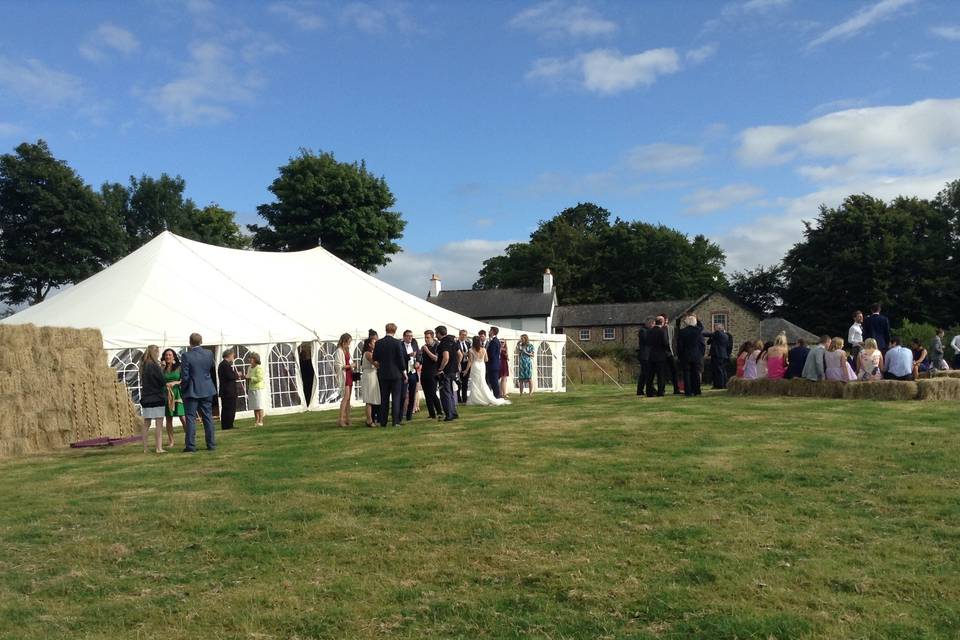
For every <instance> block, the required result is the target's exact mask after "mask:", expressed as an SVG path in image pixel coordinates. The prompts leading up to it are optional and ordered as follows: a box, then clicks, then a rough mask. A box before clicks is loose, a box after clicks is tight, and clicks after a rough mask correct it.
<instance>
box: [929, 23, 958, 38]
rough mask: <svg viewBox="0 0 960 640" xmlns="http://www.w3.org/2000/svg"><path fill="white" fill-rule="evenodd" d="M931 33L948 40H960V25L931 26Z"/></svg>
mask: <svg viewBox="0 0 960 640" xmlns="http://www.w3.org/2000/svg"><path fill="white" fill-rule="evenodd" d="M930 33H932V34H933V35H935V36H938V37H940V38H946V39H947V40H960V25H944V26H942V27H931V28H930Z"/></svg>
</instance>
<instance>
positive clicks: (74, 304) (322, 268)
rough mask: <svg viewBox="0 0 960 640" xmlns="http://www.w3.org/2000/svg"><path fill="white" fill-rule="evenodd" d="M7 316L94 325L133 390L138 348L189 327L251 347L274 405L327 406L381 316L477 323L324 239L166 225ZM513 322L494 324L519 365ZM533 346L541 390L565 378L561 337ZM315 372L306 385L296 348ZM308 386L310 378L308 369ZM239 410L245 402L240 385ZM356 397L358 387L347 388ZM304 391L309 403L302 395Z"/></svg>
mask: <svg viewBox="0 0 960 640" xmlns="http://www.w3.org/2000/svg"><path fill="white" fill-rule="evenodd" d="M2 322H3V323H6V324H21V323H32V324H35V325H38V326H60V327H76V328H96V329H100V331H101V333H102V334H103V342H104V348H105V349H106V350H107V354H108V357H109V359H110V364H111V365H112V366H113V367H114V368H115V369H116V370H117V375H118V377H119V378H120V379H121V380H123V381H124V382H125V383H126V384H127V386H128V388H129V389H130V391H131V395H132V397H133V399H134V401H135V402H136V401H137V400H138V399H139V380H138V375H137V363H138V362H139V359H140V356H141V354H142V352H143V349H144V347H146V346H147V345H149V344H156V345H159V346H160V347H161V349H163V348H166V347H173V348H176V349H178V350H179V349H180V348H183V347H184V346H185V345H186V343H187V338H188V336H189V335H190V334H191V333H193V332H198V333H200V334H201V335H202V336H203V339H204V346H206V347H209V348H212V349H214V350H215V352H216V353H217V359H218V360H219V354H220V353H221V352H222V351H223V350H225V349H227V348H229V347H233V348H235V349H236V350H237V354H238V359H237V364H238V368H244V367H245V365H243V364H240V363H241V362H242V359H243V358H244V356H245V355H246V354H247V353H248V352H251V351H255V352H257V353H259V354H260V356H261V359H262V361H263V364H264V365H265V370H266V372H267V376H268V380H267V387H268V391H269V393H268V394H267V395H268V397H269V400H270V406H271V407H272V409H271V412H272V413H280V412H292V411H302V410H305V409H307V408H308V407H309V408H328V407H332V406H335V405H336V404H337V403H338V402H339V394H338V391H337V388H336V380H335V375H334V368H333V353H334V351H335V348H336V341H337V339H338V338H339V336H340V334H342V333H351V334H353V336H354V346H355V347H357V348H359V345H360V342H361V340H362V339H364V338H365V337H366V335H367V330H368V329H369V328H374V329H376V330H377V331H379V332H380V333H381V334H382V332H383V327H384V325H385V324H386V323H388V322H394V323H396V324H397V326H398V327H399V328H400V330H401V331H402V330H404V329H411V330H412V331H413V332H414V335H415V336H417V338H418V339H419V340H422V334H423V330H424V329H428V328H433V327H436V326H437V325H441V324H442V325H445V326H446V327H447V328H448V329H449V330H450V331H451V332H453V333H455V332H456V331H457V330H459V329H466V330H467V331H468V332H469V333H470V334H471V335H473V334H475V333H476V332H477V331H479V330H480V329H482V328H484V326H483V325H481V323H479V322H477V321H476V320H473V319H471V318H467V317H466V316H461V315H459V314H456V313H453V312H451V311H448V310H446V309H444V308H442V307H439V306H437V305H434V304H433V303H431V302H427V301H426V300H424V299H421V298H418V297H416V296H413V295H411V294H409V293H406V292H404V291H401V290H399V289H397V288H395V287H392V286H390V285H388V284H386V283H384V282H381V281H379V280H377V279H376V278H375V277H373V276H370V275H368V274H365V273H363V272H362V271H359V270H358V269H356V268H354V267H352V266H350V265H349V264H347V263H346V262H344V261H342V260H340V259H339V258H337V257H335V256H334V255H332V254H331V253H329V252H328V251H326V250H324V249H322V248H319V247H318V248H316V249H311V250H309V251H300V252H295V253H269V252H253V251H242V250H237V249H227V248H223V247H215V246H211V245H207V244H203V243H200V242H195V241H192V240H187V239H185V238H181V237H179V236H176V235H174V234H172V233H169V232H164V233H162V234H160V235H159V236H157V237H156V238H154V239H153V240H151V241H150V242H148V243H147V244H145V245H144V246H142V247H141V248H139V249H137V250H136V251H134V252H133V253H131V254H130V255H128V256H127V257H125V258H124V259H122V260H120V261H119V262H117V263H116V264H114V265H112V266H110V267H108V268H106V269H104V270H103V271H101V272H100V273H98V274H96V275H94V276H92V277H90V278H88V279H86V280H84V281H83V282H81V283H79V284H77V285H76V286H74V287H71V288H69V289H67V290H65V291H63V292H61V293H59V294H57V295H56V296H54V297H52V298H49V299H48V300H45V301H43V302H41V303H39V304H37V305H34V306H32V307H30V308H28V309H26V310H24V311H21V312H20V313H17V314H15V315H13V316H10V317H9V318H6V319H4V320H2ZM519 335H520V332H517V331H512V330H509V329H502V330H501V333H500V336H501V338H502V339H505V340H506V341H507V346H508V349H509V351H510V353H511V354H514V355H513V356H512V358H511V365H512V366H511V371H514V370H516V355H515V348H514V347H515V346H516V342H517V340H518V339H519ZM528 335H529V336H530V340H531V342H533V343H534V344H535V345H536V348H537V358H536V371H535V377H536V380H535V384H536V387H537V388H538V390H542V391H563V390H564V389H565V388H566V383H565V377H566V371H565V369H566V367H565V357H566V347H565V340H566V338H565V337H564V336H563V335H562V334H534V333H529V332H528ZM301 346H302V347H306V349H303V353H307V352H309V358H310V361H311V363H312V365H313V368H314V370H315V377H314V381H313V384H312V388H311V389H304V388H303V387H304V386H305V385H304V376H303V375H302V372H301V370H300V361H299V358H298V347H301ZM354 357H359V351H358V350H357V351H355V352H354ZM307 382H308V384H309V377H307ZM240 393H241V397H240V400H239V403H238V410H239V415H244V412H245V411H246V392H245V389H244V388H241V390H240ZM355 397H356V398H358V397H359V389H357V390H355ZM308 398H309V402H308V401H307V400H308Z"/></svg>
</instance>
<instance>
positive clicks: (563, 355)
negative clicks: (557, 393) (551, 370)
mask: <svg viewBox="0 0 960 640" xmlns="http://www.w3.org/2000/svg"><path fill="white" fill-rule="evenodd" d="M560 388H561V389H563V390H564V391H566V390H567V345H563V347H562V348H561V349H560Z"/></svg>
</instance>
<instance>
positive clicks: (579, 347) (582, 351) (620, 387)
mask: <svg viewBox="0 0 960 640" xmlns="http://www.w3.org/2000/svg"><path fill="white" fill-rule="evenodd" d="M567 342H569V343H570V344H572V345H573V346H575V347H576V348H577V349H580V353H582V354H583V355H585V356H587V359H588V360H589V361H590V362H592V363H593V364H594V365H595V366H596V367H597V369H600V371H603V375H605V376H607V377H608V378H610V381H611V382H612V383H613V384H615V385H617V387H618V388H619V389H620V391H623V386H621V384H620V383H619V382H617V381H616V380H614V379H613V376H611V375H610V374H609V373H607V371H606V369H604V368H603V367H601V366H600V365H599V364H597V361H596V360H594V359H593V358H591V357H590V354H589V353H587V352H586V351H584V350H583V348H582V347H581V346H580V345H578V344H577V343H576V342H574V341H573V339H572V338H571V337H570V336H567Z"/></svg>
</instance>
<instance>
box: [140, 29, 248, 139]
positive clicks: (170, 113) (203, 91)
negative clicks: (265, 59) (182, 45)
mask: <svg viewBox="0 0 960 640" xmlns="http://www.w3.org/2000/svg"><path fill="white" fill-rule="evenodd" d="M236 58H237V56H236V55H235V52H234V51H232V50H230V49H229V48H227V47H226V46H224V45H222V44H219V43H216V42H200V43H194V44H193V45H191V46H190V59H189V61H188V62H187V63H186V64H185V65H184V66H183V72H182V73H181V75H180V77H178V78H176V79H175V80H172V81H170V82H168V83H166V84H164V85H161V86H160V87H157V88H155V89H153V90H151V91H148V92H146V94H145V98H146V99H147V101H148V102H149V103H150V105H151V106H152V107H153V108H155V109H156V110H157V111H159V112H160V113H161V114H162V115H163V116H164V118H165V119H166V121H167V123H168V124H175V125H194V124H208V123H216V122H220V121H223V120H227V119H229V118H231V117H232V116H233V110H232V109H233V106H234V105H236V104H243V103H249V102H251V101H252V100H253V98H254V95H255V92H256V90H257V89H259V88H260V87H261V86H262V80H261V79H260V77H259V75H258V74H257V73H255V72H253V71H251V70H242V69H241V68H240V65H239V64H238V62H237V59H236Z"/></svg>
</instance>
